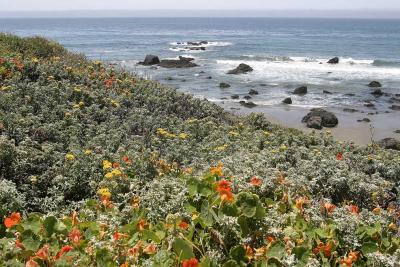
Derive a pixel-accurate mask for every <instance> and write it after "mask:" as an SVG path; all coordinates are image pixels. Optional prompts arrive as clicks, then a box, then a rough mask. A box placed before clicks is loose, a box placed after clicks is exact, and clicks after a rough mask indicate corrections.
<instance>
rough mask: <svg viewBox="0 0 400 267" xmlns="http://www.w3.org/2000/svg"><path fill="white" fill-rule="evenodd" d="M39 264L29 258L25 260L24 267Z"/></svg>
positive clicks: (34, 266)
mask: <svg viewBox="0 0 400 267" xmlns="http://www.w3.org/2000/svg"><path fill="white" fill-rule="evenodd" d="M36 266H39V263H37V262H36V261H34V260H33V258H30V259H29V261H27V262H26V264H25V267H36Z"/></svg>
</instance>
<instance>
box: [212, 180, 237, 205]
mask: <svg viewBox="0 0 400 267" xmlns="http://www.w3.org/2000/svg"><path fill="white" fill-rule="evenodd" d="M216 190H217V192H218V193H219V195H220V197H221V200H222V201H227V202H232V201H233V199H234V197H233V194H232V187H231V182H229V181H227V180H221V181H219V182H217V188H216Z"/></svg>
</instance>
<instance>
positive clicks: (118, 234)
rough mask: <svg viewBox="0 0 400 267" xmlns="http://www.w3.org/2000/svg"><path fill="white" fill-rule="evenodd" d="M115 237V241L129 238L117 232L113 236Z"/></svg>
mask: <svg viewBox="0 0 400 267" xmlns="http://www.w3.org/2000/svg"><path fill="white" fill-rule="evenodd" d="M113 237H114V239H115V240H120V239H122V238H126V237H129V236H128V235H127V234H123V233H118V232H115V233H114V234H113Z"/></svg>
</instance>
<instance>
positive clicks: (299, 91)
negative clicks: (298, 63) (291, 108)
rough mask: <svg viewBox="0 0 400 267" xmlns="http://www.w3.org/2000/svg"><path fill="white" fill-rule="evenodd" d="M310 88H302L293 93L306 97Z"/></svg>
mask: <svg viewBox="0 0 400 267" xmlns="http://www.w3.org/2000/svg"><path fill="white" fill-rule="evenodd" d="M307 91H308V88H307V86H300V87H298V88H296V89H295V90H294V91H293V94H295V95H305V94H307Z"/></svg>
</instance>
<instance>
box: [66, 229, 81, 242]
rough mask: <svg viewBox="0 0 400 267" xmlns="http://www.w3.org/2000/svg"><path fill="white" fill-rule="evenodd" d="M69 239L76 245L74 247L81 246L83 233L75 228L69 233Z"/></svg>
mask: <svg viewBox="0 0 400 267" xmlns="http://www.w3.org/2000/svg"><path fill="white" fill-rule="evenodd" d="M68 238H69V240H70V241H71V242H72V243H74V245H79V242H80V241H81V238H82V234H81V231H79V230H78V229H76V228H75V229H74V230H72V231H71V233H69V235H68Z"/></svg>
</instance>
